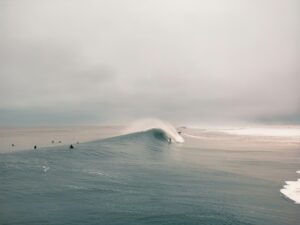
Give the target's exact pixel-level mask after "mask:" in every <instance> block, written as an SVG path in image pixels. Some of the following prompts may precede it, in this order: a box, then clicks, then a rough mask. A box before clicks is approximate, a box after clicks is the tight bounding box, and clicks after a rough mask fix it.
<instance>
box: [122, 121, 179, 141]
mask: <svg viewBox="0 0 300 225" xmlns="http://www.w3.org/2000/svg"><path fill="white" fill-rule="evenodd" d="M152 129H160V130H162V131H163V132H164V133H165V134H166V135H167V136H168V138H171V140H172V141H174V142H177V143H183V142H184V139H183V138H182V136H180V135H179V134H178V132H177V130H176V129H175V127H174V126H172V125H171V124H170V123H168V122H165V121H161V120H159V119H143V120H138V121H136V122H134V123H132V124H131V125H130V126H129V127H127V128H126V129H125V131H124V134H130V133H137V132H144V131H148V130H152Z"/></svg>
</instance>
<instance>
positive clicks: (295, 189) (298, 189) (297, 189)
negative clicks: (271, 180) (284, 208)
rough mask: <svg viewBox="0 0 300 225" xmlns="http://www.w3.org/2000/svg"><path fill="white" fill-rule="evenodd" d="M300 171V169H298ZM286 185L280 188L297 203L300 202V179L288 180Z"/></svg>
mask: <svg viewBox="0 0 300 225" xmlns="http://www.w3.org/2000/svg"><path fill="white" fill-rule="evenodd" d="M297 173H300V171H297ZM285 183H286V185H284V186H283V189H281V190H280V192H281V193H282V194H284V195H285V196H286V197H287V198H289V199H291V200H292V201H294V202H295V203H296V204H300V179H298V180H297V181H286V182H285Z"/></svg>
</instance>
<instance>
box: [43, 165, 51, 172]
mask: <svg viewBox="0 0 300 225" xmlns="http://www.w3.org/2000/svg"><path fill="white" fill-rule="evenodd" d="M42 168H43V171H44V172H45V173H47V171H48V170H49V169H50V167H49V166H43V167H42Z"/></svg>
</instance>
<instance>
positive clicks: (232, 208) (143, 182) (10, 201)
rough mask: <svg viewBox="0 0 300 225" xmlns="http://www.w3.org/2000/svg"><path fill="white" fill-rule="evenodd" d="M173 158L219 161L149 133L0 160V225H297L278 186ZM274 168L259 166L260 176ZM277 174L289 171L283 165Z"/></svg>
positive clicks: (297, 213)
mask: <svg viewBox="0 0 300 225" xmlns="http://www.w3.org/2000/svg"><path fill="white" fill-rule="evenodd" d="M178 152H180V153H181V154H182V152H184V154H191V157H194V156H195V155H197V154H198V156H200V157H201V156H202V155H203V156H204V155H206V156H207V155H209V158H214V157H216V158H218V157H220V156H219V155H222V152H220V151H212V150H210V149H203V148H201V146H198V147H195V148H193V149H190V148H189V149H187V148H186V147H185V145H177V144H168V142H167V141H165V139H164V137H163V135H162V133H160V132H157V131H149V132H144V133H138V134H131V135H126V136H121V137H115V138H110V139H106V140H99V141H94V142H89V143H83V144H80V145H76V146H75V149H68V146H59V147H51V148H43V149H38V150H30V151H23V152H17V153H5V154H1V155H0V182H1V184H0V224H1V225H2V224H3V225H4V224H7V225H9V224H16V225H17V224H20V225H21V224H22V225H25V224H28V225H29V224H30V225H41V224H49V225H60V224H61V225H63V224H64V225H66V224H103V225H110V224H120V225H121V224H122V225H123V224H138V225H141V224H161V225H163V224H172V225H174V224H178V225H179V224H180V225H183V224H189V225H192V224H203V225H219V224H220V225H221V224H222V225H224V224H225V225H226V224H231V225H238V224H245V225H247V224H249V225H250V224H253V225H254V224H257V225H296V224H299V223H300V222H299V221H300V208H299V206H298V205H295V204H293V203H292V202H290V201H288V200H286V199H284V198H283V196H281V195H280V193H279V189H280V188H281V186H282V181H273V180H267V179H259V178H255V177H253V176H249V175H247V174H246V173H245V174H243V173H231V172H228V171H226V170H222V164H216V166H215V168H213V167H211V166H206V164H205V163H203V165H201V163H200V164H197V165H195V164H193V163H189V161H188V160H181V159H180V157H178ZM295 154H296V155H295V156H296V157H299V156H300V155H299V152H296V153H295ZM293 157H294V156H293ZM245 162H246V161H245V159H241V160H240V161H239V159H236V160H235V166H236V167H237V168H239V167H241V168H242V167H243V164H244V163H245ZM248 163H250V162H248ZM251 163H252V164H254V165H253V166H254V167H255V166H256V164H255V163H256V162H255V161H251ZM257 166H261V162H257ZM275 166H276V165H274V164H272V163H266V164H264V167H265V169H266V170H272V169H273V168H274V167H275ZM280 166H281V167H282V168H283V169H286V168H288V169H291V170H296V169H295V168H296V165H293V164H290V163H289V162H287V163H286V164H285V163H282V164H281V165H280ZM294 167H295V168H294Z"/></svg>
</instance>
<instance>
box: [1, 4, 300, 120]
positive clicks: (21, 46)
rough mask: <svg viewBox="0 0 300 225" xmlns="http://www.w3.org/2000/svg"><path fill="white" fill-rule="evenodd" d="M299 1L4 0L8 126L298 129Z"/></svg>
mask: <svg viewBox="0 0 300 225" xmlns="http://www.w3.org/2000/svg"><path fill="white" fill-rule="evenodd" d="M299 9H300V2H299V1H297V0H286V1H279V0H272V1H271V0H253V1H246V0H228V1H223V0H185V1H183V0H181V1H179V0H160V1H155V0H154V1H153V0H152V1H150V0H144V1H140V0H127V1H121V0H112V1H96V0H87V1H79V0H75V1H74V0H72V1H71V0H66V1H58V0H52V1H49V0H27V1H21V0H2V1H1V2H0V79H1V82H0V125H20V124H21V125H44V124H118V123H126V122H127V121H131V120H134V119H136V118H143V117H159V118H162V119H166V120H169V121H172V122H177V123H187V122H190V123H235V122H249V123H271V124H273V123H274V124H277V123H281V124H299V123H300V89H299V84H300V73H299V72H300V64H299V62H300V42H299V40H300V13H299Z"/></svg>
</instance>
